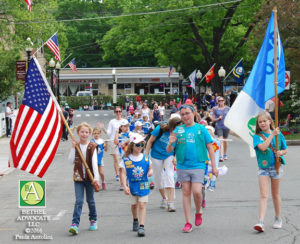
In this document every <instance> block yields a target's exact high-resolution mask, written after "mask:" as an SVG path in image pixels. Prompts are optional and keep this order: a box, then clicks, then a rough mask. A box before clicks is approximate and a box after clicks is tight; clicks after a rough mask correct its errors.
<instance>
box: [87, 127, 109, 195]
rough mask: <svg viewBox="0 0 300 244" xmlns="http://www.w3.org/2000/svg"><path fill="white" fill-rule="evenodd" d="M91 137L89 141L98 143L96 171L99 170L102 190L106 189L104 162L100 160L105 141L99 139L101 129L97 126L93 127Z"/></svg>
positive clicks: (105, 147)
mask: <svg viewBox="0 0 300 244" xmlns="http://www.w3.org/2000/svg"><path fill="white" fill-rule="evenodd" d="M92 134H93V138H92V140H91V142H94V143H96V144H97V145H98V150H97V157H98V171H99V175H100V178H101V181H102V190H106V183H105V180H104V169H103V167H104V163H103V161H102V159H103V154H104V151H107V146H106V143H105V141H104V140H103V139H101V138H100V137H101V129H99V128H98V127H96V128H94V129H93V133H92Z"/></svg>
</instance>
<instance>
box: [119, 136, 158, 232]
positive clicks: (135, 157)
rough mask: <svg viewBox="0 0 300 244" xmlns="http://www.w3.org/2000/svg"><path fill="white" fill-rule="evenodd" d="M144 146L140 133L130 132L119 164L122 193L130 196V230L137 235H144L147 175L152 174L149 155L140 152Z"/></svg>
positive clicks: (148, 190)
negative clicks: (127, 143) (131, 219)
mask: <svg viewBox="0 0 300 244" xmlns="http://www.w3.org/2000/svg"><path fill="white" fill-rule="evenodd" d="M144 146H145V141H144V138H143V137H142V136H141V135H140V134H136V133H132V134H130V144H129V146H128V149H127V151H126V153H125V154H124V157H123V158H122V160H121V162H120V164H119V167H120V175H121V183H122V185H123V186H124V193H125V194H126V195H130V198H131V212H132V216H133V227H132V230H133V231H137V235H138V236H145V229H144V225H145V219H146V203H147V202H148V195H149V193H150V185H149V181H148V177H151V176H152V174H153V171H152V168H151V162H150V160H149V157H148V156H147V155H144V154H143V153H142V151H143V149H144ZM126 175H127V180H128V183H129V187H128V186H127V184H126ZM138 210H139V220H138Z"/></svg>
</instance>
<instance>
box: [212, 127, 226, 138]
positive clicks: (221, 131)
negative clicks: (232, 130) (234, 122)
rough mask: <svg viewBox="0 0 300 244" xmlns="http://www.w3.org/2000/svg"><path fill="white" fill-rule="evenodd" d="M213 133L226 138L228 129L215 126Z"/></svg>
mask: <svg viewBox="0 0 300 244" xmlns="http://www.w3.org/2000/svg"><path fill="white" fill-rule="evenodd" d="M215 134H216V135H217V136H222V137H223V138H224V139H227V138H228V135H229V129H220V128H216V132H215Z"/></svg>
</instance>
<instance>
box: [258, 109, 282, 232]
mask: <svg viewBox="0 0 300 244" xmlns="http://www.w3.org/2000/svg"><path fill="white" fill-rule="evenodd" d="M277 135H278V142H279V147H278V148H279V150H278V151H276V150H275V149H274V148H276V146H275V145H276V141H275V136H277ZM253 147H254V149H255V152H256V157H257V162H258V168H259V169H258V183H259V190H260V200H259V208H258V218H259V221H258V223H257V224H256V225H254V227H253V228H254V229H255V230H257V231H258V232H263V231H264V218H265V214H266V210H267V202H268V195H269V185H270V183H271V190H272V198H273V204H274V210H275V221H274V224H273V228H274V229H281V228H282V219H281V198H280V192H279V188H280V179H281V177H282V174H283V169H282V168H283V167H282V165H281V166H280V169H279V174H277V172H276V168H275V161H276V157H279V159H280V160H282V161H281V164H285V160H284V158H283V155H285V154H287V145H286V141H285V138H284V136H283V134H282V133H281V132H280V130H279V128H274V123H273V120H272V118H271V115H270V114H269V113H268V112H262V113H260V114H259V115H258V116H257V120H256V130H255V135H254V136H253Z"/></svg>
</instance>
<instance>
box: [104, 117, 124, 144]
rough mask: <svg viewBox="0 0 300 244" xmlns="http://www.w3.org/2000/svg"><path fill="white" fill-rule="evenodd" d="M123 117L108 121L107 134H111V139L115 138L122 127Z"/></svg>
mask: <svg viewBox="0 0 300 244" xmlns="http://www.w3.org/2000/svg"><path fill="white" fill-rule="evenodd" d="M121 121H122V118H121V119H120V120H117V119H112V120H111V121H109V123H108V127H107V135H108V136H109V139H115V135H116V132H117V131H118V129H119V128H120V124H121Z"/></svg>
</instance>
